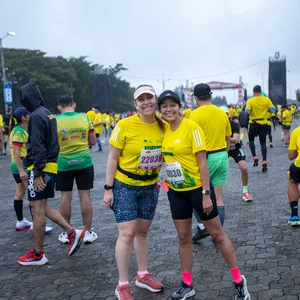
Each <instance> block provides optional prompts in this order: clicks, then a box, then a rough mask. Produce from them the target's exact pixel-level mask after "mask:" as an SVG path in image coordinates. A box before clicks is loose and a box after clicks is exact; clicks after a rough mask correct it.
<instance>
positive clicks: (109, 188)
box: [104, 184, 114, 191]
mask: <svg viewBox="0 0 300 300" xmlns="http://www.w3.org/2000/svg"><path fill="white" fill-rule="evenodd" d="M113 188H114V186H113V185H112V186H110V185H107V184H106V185H105V186H104V189H105V190H106V191H109V190H112V189H113Z"/></svg>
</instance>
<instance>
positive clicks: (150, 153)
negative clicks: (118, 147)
mask: <svg viewBox="0 0 300 300" xmlns="http://www.w3.org/2000/svg"><path fill="white" fill-rule="evenodd" d="M162 162H163V156H162V154H161V150H160V149H155V150H142V151H141V160H140V164H139V169H145V170H147V169H157V168H160V167H161V165H162Z"/></svg>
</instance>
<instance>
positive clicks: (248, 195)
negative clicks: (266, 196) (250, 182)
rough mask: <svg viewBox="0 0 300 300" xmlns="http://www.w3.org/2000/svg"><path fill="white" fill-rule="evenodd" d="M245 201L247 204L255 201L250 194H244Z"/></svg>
mask: <svg viewBox="0 0 300 300" xmlns="http://www.w3.org/2000/svg"><path fill="white" fill-rule="evenodd" d="M243 200H244V201H245V202H250V201H252V200H253V199H252V197H251V195H250V194H249V193H248V192H246V193H243Z"/></svg>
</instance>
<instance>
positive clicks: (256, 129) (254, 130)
mask: <svg viewBox="0 0 300 300" xmlns="http://www.w3.org/2000/svg"><path fill="white" fill-rule="evenodd" d="M267 131H268V129H267V125H261V124H258V123H252V124H250V128H249V135H248V136H249V147H250V150H251V153H252V156H253V157H254V156H256V152H255V143H254V139H255V137H256V136H258V137H259V143H260V148H261V155H262V158H263V160H267V146H266V140H267Z"/></svg>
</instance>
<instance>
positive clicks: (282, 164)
mask: <svg viewBox="0 0 300 300" xmlns="http://www.w3.org/2000/svg"><path fill="white" fill-rule="evenodd" d="M279 139H280V137H279V130H278V131H276V133H275V142H274V145H275V148H274V149H270V150H268V151H269V156H268V163H269V171H268V172H267V173H262V172H261V169H260V168H255V169H254V168H253V167H252V164H251V159H250V155H249V149H248V147H245V148H246V149H245V150H246V152H247V154H248V158H249V159H248V167H249V175H250V183H249V187H250V191H251V193H252V195H253V197H254V199H255V201H254V202H252V203H244V202H243V201H242V200H241V184H240V174H239V171H238V169H237V167H236V165H235V164H234V162H233V161H231V162H230V175H229V182H228V184H227V185H226V187H225V202H226V221H225V229H226V232H227V233H228V234H229V236H230V237H231V239H232V242H233V244H234V247H235V249H236V253H237V258H238V261H239V265H240V268H241V270H242V273H243V274H245V275H246V276H247V279H248V285H249V291H250V293H251V299H252V300H254V299H261V300H267V299H274V300H276V299H281V300H282V299H286V300H296V299H300V288H299V286H300V271H299V270H300V262H299V258H300V248H299V243H300V229H297V228H289V227H288V226H287V218H288V216H289V205H288V203H287V196H286V190H287V178H286V170H287V168H288V166H289V161H288V159H287V155H286V153H287V150H286V148H283V147H282V146H281V142H280V140H279ZM104 150H105V152H104V153H97V152H94V153H93V159H94V162H95V171H96V180H95V189H94V190H93V191H92V202H93V206H94V225H93V226H94V230H95V231H96V232H97V233H98V235H99V239H98V240H97V241H96V242H95V243H93V244H90V245H84V246H83V247H82V248H81V249H80V251H79V252H78V253H76V254H75V255H74V256H72V257H68V256H67V247H66V246H65V245H62V244H60V242H58V240H57V237H58V235H59V233H60V232H61V231H60V229H59V228H58V227H56V226H55V225H54V224H51V222H50V221H49V222H48V223H49V224H51V225H53V226H54V230H53V232H52V233H51V234H50V235H48V236H46V239H45V252H46V255H47V257H48V259H49V263H48V264H47V265H45V266H41V267H24V266H20V265H18V263H17V261H16V258H17V257H18V256H19V255H23V254H25V253H26V252H27V250H29V249H31V248H32V245H33V236H32V233H30V232H16V231H15V230H14V225H15V215H14V211H13V199H14V181H13V178H12V176H11V175H10V172H9V159H7V158H4V159H1V160H0V176H1V185H0V195H1V201H0V209H1V219H0V220H1V228H2V235H1V236H0V251H1V252H0V253H1V256H0V300H4V299H71V300H77V299H106V300H111V299H115V297H114V289H115V286H116V283H117V277H116V276H117V267H116V264H115V258H114V246H115V242H116V237H117V226H116V223H115V220H114V217H113V214H112V212H111V211H108V210H106V209H105V208H104V206H103V201H102V196H103V185H104V173H105V163H106V159H107V145H105V146H104ZM259 154H260V153H259ZM56 196H57V197H56V198H55V199H54V200H51V204H52V205H53V206H54V207H57V208H58V207H59V193H57V195H56ZM27 203H28V202H27V201H25V205H26V206H27ZM73 204H74V205H73V217H72V223H73V225H75V226H77V227H80V226H82V220H81V215H80V211H79V201H78V197H77V196H76V195H75V198H74V202H73ZM25 217H27V218H30V216H29V211H28V210H27V209H25ZM149 241H150V263H149V271H151V272H153V273H154V274H155V276H156V278H158V279H160V280H162V281H163V283H164V284H165V287H166V288H165V290H164V292H163V293H161V294H158V295H153V294H151V293H150V292H147V291H141V290H139V289H137V288H135V287H134V286H133V283H134V279H135V273H136V260H135V259H134V257H133V259H132V264H131V268H130V281H131V284H132V291H133V292H134V297H135V299H136V300H146V299H168V297H169V295H170V294H171V293H172V292H173V291H174V290H175V289H176V287H178V285H179V283H180V280H181V278H180V268H179V258H178V253H177V252H178V250H177V239H176V232H175V228H174V226H173V224H172V220H171V216H170V210H169V206H168V201H167V199H166V195H165V193H164V192H163V191H161V193H160V201H159V205H158V208H157V213H156V216H155V219H154V222H153V226H152V228H151V232H150V238H149ZM193 251H194V256H195V263H194V286H195V289H196V291H197V294H196V296H195V297H194V299H203V300H204V299H222V300H227V299H233V295H234V289H233V287H232V282H231V275H230V273H229V271H228V269H227V267H226V266H225V264H224V261H223V258H222V257H221V255H220V253H219V252H218V250H217V249H216V248H215V246H214V245H213V243H212V242H211V240H210V238H207V239H206V240H205V241H203V243H202V244H201V245H194V246H193Z"/></svg>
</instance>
